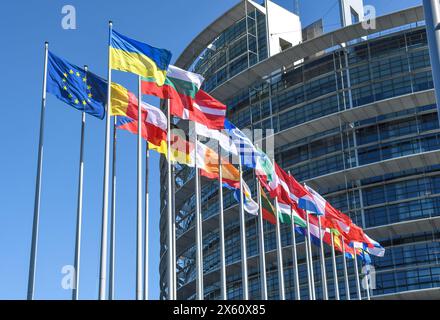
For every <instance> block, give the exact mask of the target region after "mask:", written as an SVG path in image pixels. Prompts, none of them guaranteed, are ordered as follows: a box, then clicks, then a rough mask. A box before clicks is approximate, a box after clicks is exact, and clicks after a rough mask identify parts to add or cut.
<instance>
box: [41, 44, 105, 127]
mask: <svg viewBox="0 0 440 320" xmlns="http://www.w3.org/2000/svg"><path fill="white" fill-rule="evenodd" d="M46 90H47V92H48V93H51V94H53V95H54V96H56V97H57V98H58V99H60V100H61V101H64V102H65V103H67V104H69V105H71V106H72V107H74V108H76V109H78V110H80V111H84V112H86V113H88V114H90V115H92V116H95V117H97V118H99V119H103V118H104V115H105V104H106V102H107V81H105V80H103V79H102V78H100V77H99V76H97V75H95V74H93V73H92V72H89V71H87V72H86V71H85V70H84V69H83V68H80V67H78V66H76V65H74V64H71V63H69V62H67V61H66V60H64V59H62V58H60V57H58V56H56V55H55V54H53V53H52V52H49V57H48V65H47V89H46Z"/></svg>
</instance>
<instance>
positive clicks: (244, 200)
mask: <svg viewBox="0 0 440 320" xmlns="http://www.w3.org/2000/svg"><path fill="white" fill-rule="evenodd" d="M121 52H122V54H121ZM139 56H141V57H143V59H140V58H139ZM123 59H126V60H124V61H122V60H123ZM170 60H171V54H170V53H169V52H168V51H167V50H164V49H157V48H154V47H151V46H149V45H147V44H144V43H140V42H138V41H136V40H133V39H130V38H127V37H125V36H123V35H121V34H119V33H117V32H116V31H113V26H112V23H111V22H110V23H109V47H108V76H107V81H105V80H103V79H100V78H99V77H98V76H96V75H94V74H92V73H90V72H89V71H88V68H87V67H84V69H81V68H79V67H76V66H75V65H72V64H69V63H67V62H66V61H64V60H63V59H61V58H59V57H56V56H55V55H53V54H52V53H50V52H49V49H48V43H46V44H45V57H44V78H43V93H42V105H41V120H40V138H39V149H38V166H37V179H36V192H35V207H34V220H33V231H32V245H31V255H30V267H29V283H28V295H27V297H28V299H33V297H34V287H35V270H36V268H35V267H36V261H37V260H36V258H37V241H38V227H39V218H40V193H41V182H42V162H43V145H44V119H45V108H46V93H47V92H50V93H52V94H54V95H55V96H57V97H58V98H59V99H61V100H63V101H65V102H66V103H68V104H70V105H72V106H73V107H75V108H77V109H79V110H81V111H82V118H81V138H80V139H81V144H80V159H79V175H78V200H77V225H76V240H75V257H74V266H75V272H76V276H75V288H74V289H73V291H72V299H78V297H79V285H80V256H81V251H80V248H81V226H82V199H83V175H84V149H83V146H84V139H85V137H84V134H85V120H86V113H90V114H92V115H94V116H97V117H98V118H100V119H103V118H104V117H105V152H104V178H103V203H102V224H101V256H100V271H99V299H106V298H107V296H106V295H107V290H108V297H109V298H110V299H113V298H114V274H115V270H114V266H115V226H116V146H117V136H116V133H117V129H118V128H125V129H127V128H129V129H127V130H128V131H131V132H133V133H136V134H137V181H136V184H137V212H136V299H138V300H140V299H148V286H149V277H148V271H149V270H148V265H149V250H148V248H149V243H148V227H149V225H148V221H149V211H148V209H149V194H148V172H149V168H148V166H149V150H150V149H151V148H152V150H156V151H158V152H159V153H162V154H164V155H165V156H166V158H167V191H168V194H167V201H166V203H167V211H166V220H167V229H166V233H167V237H166V247H167V275H166V279H167V285H168V298H169V299H170V300H174V299H177V270H176V233H175V232H176V221H175V209H176V208H175V207H174V197H175V190H174V189H175V188H174V178H173V171H174V168H173V162H176V163H179V162H180V163H183V164H186V165H188V166H190V167H193V168H194V169H195V178H194V181H195V235H196V237H195V246H196V252H195V267H196V277H195V282H196V298H197V299H199V300H202V299H204V284H203V279H204V272H203V271H204V270H203V230H202V226H203V219H202V212H201V211H202V203H201V201H202V199H201V185H200V184H201V176H205V177H208V178H211V179H213V178H215V179H218V181H219V188H218V189H219V194H218V198H219V239H220V244H219V245H220V296H221V298H223V299H227V266H226V253H225V213H224V208H223V187H224V186H227V187H228V189H233V190H234V195H235V197H236V199H237V201H238V202H239V230H240V231H239V232H240V248H241V260H240V261H241V271H242V275H241V276H242V291H243V299H244V300H247V299H249V298H250V290H249V279H248V278H249V275H248V266H247V262H248V261H247V260H248V257H247V247H246V215H245V211H246V212H248V213H251V214H254V215H258V217H257V225H258V248H259V256H258V259H259V267H260V268H259V273H260V287H261V298H262V299H263V300H264V299H267V298H268V288H267V275H266V254H265V243H264V220H267V219H265V218H264V208H263V207H264V205H263V203H262V201H263V198H264V199H267V198H266V194H265V191H264V190H263V186H264V187H265V189H266V190H267V191H268V192H269V194H270V196H271V197H272V198H273V199H274V204H275V206H274V207H272V205H271V204H270V202H269V210H272V211H273V214H274V216H275V222H274V224H275V237H276V259H277V266H278V270H277V272H278V291H279V298H280V299H281V300H284V299H285V298H286V289H285V281H284V263H283V247H282V243H281V222H282V221H281V220H282V215H283V213H281V212H282V211H283V210H285V209H282V208H281V207H283V208H286V207H287V208H288V209H287V210H288V212H287V214H288V215H290V224H291V226H289V228H290V227H291V232H292V233H291V238H292V242H293V243H292V257H293V271H294V280H295V281H294V282H295V297H296V299H298V300H299V299H300V298H301V297H300V285H299V270H298V254H297V243H296V238H295V234H296V232H297V231H298V232H301V233H302V234H303V235H304V236H305V241H304V245H305V258H306V267H307V268H306V269H307V283H308V292H309V299H311V300H314V299H316V298H317V296H316V291H315V280H314V267H313V251H312V241H311V240H312V238H313V236H314V237H315V238H316V237H317V240H318V244H317V245H318V247H319V261H320V270H321V284H322V292H323V299H325V300H327V299H328V298H329V295H328V288H327V279H326V277H327V272H326V269H325V253H324V238H325V234H329V236H330V240H327V241H325V242H326V243H327V244H329V245H330V247H331V261H332V271H333V277H334V279H333V282H334V290H335V299H337V300H339V299H340V294H339V285H338V275H337V264H336V253H335V247H336V240H337V242H338V243H339V245H338V250H340V251H341V252H342V257H343V268H344V279H345V291H346V298H347V299H349V298H350V292H349V280H348V270H347V262H346V256H347V255H350V257H352V258H353V261H354V267H355V272H354V273H355V281H356V288H357V296H358V298H359V299H360V298H361V290H360V281H359V270H358V265H357V256H358V255H360V257H361V258H362V259H363V260H364V261H365V262H367V263H368V259H369V258H368V257H369V253H373V254H375V255H377V256H382V255H383V253H384V250H383V248H382V247H380V245H379V244H378V243H377V242H375V241H374V240H372V239H371V238H369V237H368V236H366V235H364V233H363V231H362V230H361V229H360V228H358V227H357V226H355V225H354V224H353V223H352V222H351V220H350V219H349V218H348V217H346V216H345V215H344V214H342V213H341V212H339V211H337V210H336V209H334V208H333V207H331V206H330V205H329V204H328V203H327V202H326V201H325V200H324V199H323V198H322V197H321V196H319V195H318V194H317V193H316V192H315V191H314V190H312V189H311V188H309V187H307V186H302V185H300V184H299V183H297V182H296V180H295V179H294V178H293V177H292V176H291V175H290V173H289V174H287V173H285V172H284V171H282V169H281V168H279V167H278V165H277V164H276V163H275V160H273V163H272V161H271V160H270V159H268V158H267V155H265V154H264V153H263V152H262V151H261V150H260V149H258V148H257V147H255V146H254V145H253V143H252V142H251V141H250V140H249V138H247V137H246V136H245V135H244V134H243V133H242V132H241V131H240V130H239V129H238V128H236V127H235V126H234V125H232V124H231V123H230V122H229V121H227V120H226V118H225V113H226V106H224V105H223V104H221V103H220V102H218V101H217V100H215V99H214V98H212V97H210V96H209V95H208V94H206V93H204V92H203V91H202V90H199V89H200V86H201V83H202V81H203V78H202V77H201V76H200V75H197V74H193V73H191V72H188V71H184V70H181V69H178V68H176V67H173V66H169V62H170ZM115 69H116V70H120V71H125V72H131V73H134V74H136V75H137V76H138V94H137V98H136V97H135V96H134V95H133V94H131V93H130V92H129V91H128V90H126V89H125V88H123V87H121V86H119V85H117V84H114V83H113V82H112V70H115ZM81 72H83V74H84V75H82V74H81ZM48 73H49V80H50V81H49V85H48ZM173 77H177V78H176V79H177V80H176V81H175V82H174V83H173V82H172V81H173V80H172V79H174V78H173ZM147 79H149V80H147ZM184 80H185V81H187V82H186V85H188V84H189V87H190V89H187V90H188V91H186V92H185V95H184V94H183V93H182V92H179V89H178V84H179V83H182V81H184ZM148 81H149V82H148ZM146 83H148V85H149V87H148V85H147V84H146ZM170 83H171V84H172V85H170ZM144 84H146V86H147V88H146V89H144V87H143V85H144ZM151 84H152V85H151ZM71 87H72V88H73V89H74V90H73V89H72V88H71ZM187 87H188V86H187ZM103 88H105V90H106V95H104V94H103V92H102V91H103ZM176 88H177V89H176ZM100 90H101V91H100ZM145 93H147V94H151V95H155V96H157V97H159V98H161V99H163V100H164V101H165V109H166V111H167V115H166V116H165V115H163V114H162V113H161V111H160V110H159V109H156V108H153V109H151V108H150V107H151V106H148V105H146V104H144V103H143V102H142V95H143V94H145ZM117 94H119V95H120V96H118V98H115V95H117ZM191 95H192V96H191ZM121 97H122V98H121ZM176 97H177V98H176ZM179 99H180V100H179ZM134 100H137V101H134ZM130 108H131V109H130ZM148 108H150V109H148ZM179 108H180V109H179ZM104 109H106V110H104ZM154 109H156V110H154ZM172 116H178V117H179V118H181V119H183V120H189V121H190V122H191V123H194V124H195V128H194V133H193V137H194V141H193V142H191V143H188V144H185V148H184V149H183V150H177V149H178V148H175V146H174V144H173V143H172V141H174V140H175V139H174V138H175V136H174V135H173V130H172V123H171V117H172ZM112 117H113V118H112ZM154 117H156V118H154ZM153 118H154V119H153ZM164 118H166V120H164V121H162V122H161V120H160V119H162V120H163V119H164ZM124 119H128V120H124ZM152 119H153V120H152ZM112 120H113V140H112V141H111V132H112V130H111V129H112ZM119 121H122V122H121V123H125V124H128V127H124V125H123V124H120V122H119ZM123 121H126V122H123ZM148 121H150V122H151V121H152V122H151V123H150V122H148ZM164 122H166V123H164ZM147 123H150V125H151V124H154V125H155V126H156V127H154V128H153V129H151V130H150V129H149V127H148V125H147ZM131 125H134V127H133V126H131ZM144 125H145V127H144ZM136 126H137V127H136ZM165 127H166V133H165ZM221 129H225V131H226V133H227V134H226V135H225V134H223V132H220V130H221ZM143 130H145V131H143ZM164 134H165V135H166V138H165V137H163V135H164ZM161 135H162V136H161ZM198 135H201V136H204V137H208V138H213V139H214V140H217V143H218V154H216V153H215V151H213V150H211V149H209V148H208V147H207V146H206V145H204V144H202V143H200V141H199V139H198ZM161 139H162V141H159V140H161ZM163 139H166V141H165V145H166V150H164V149H163V148H161V146H162V142H163ZM225 139H226V140H225ZM143 140H147V143H146V148H145V150H143V148H142V141H143ZM153 140H154V141H159V142H157V143H152V141H153ZM111 146H113V148H112V157H111V155H110V149H111ZM191 148H192V150H191ZM222 149H223V150H226V151H228V153H229V156H231V155H235V156H237V158H238V170H237V169H236V168H235V167H234V166H232V165H231V164H230V163H229V162H228V161H227V160H225V159H224V158H222V157H221V154H222ZM176 150H177V153H176ZM249 150H250V155H249V154H247V153H248V152H249ZM180 151H183V152H184V154H185V156H184V158H185V159H184V160H182V161H179V158H178V157H176V154H178V153H179V152H180ZM144 156H145V157H146V159H145V160H146V161H145V163H146V167H145V179H146V183H145V187H144V189H143V186H142V175H143V168H142V161H143V157H144ZM200 157H201V158H200ZM208 158H209V160H212V159H217V160H216V161H218V163H217V164H216V165H217V169H216V170H217V171H215V170H214V171H212V170H213V169H212V168H210V169H209V168H207V166H206V163H207V161H208ZM110 162H111V164H112V166H111V167H110ZM243 166H245V167H246V168H249V169H253V170H255V172H256V173H257V175H256V178H255V185H256V190H257V203H255V201H254V200H253V199H252V195H251V194H250V189H249V187H248V186H247V184H246V182H245V181H244V178H243ZM110 169H111V176H110ZM210 170H211V171H210ZM224 170H226V171H225V172H224ZM110 183H111V185H112V188H111V195H110V197H111V199H110V200H111V201H110V204H111V205H110V219H109V190H110ZM290 184H293V186H290ZM143 198H145V203H144V206H145V211H144V212H142V208H143V202H142V200H143ZM270 208H272V209H270ZM289 210H290V211H289ZM301 214H302V216H301ZM298 217H299V218H298ZM311 217H313V224H312V221H311ZM295 218H298V219H300V220H301V221H302V223H303V226H302V229H301V228H299V226H300V225H301V224H298V223H297V222H296V221H295ZM109 220H110V245H108V238H109V237H108V233H109V230H108V226H109ZM323 221H324V225H323V224H322V222H323ZM341 225H344V226H341ZM312 228H315V230H316V229H317V234H318V235H317V236H316V233H315V234H313V233H312V231H311V229H312ZM350 228H352V229H354V230H357V231H358V233H356V234H355V235H354V236H353V237H351V236H350V239H348V238H346V239H347V240H350V241H351V242H350V245H349V246H346V241H345V239H344V237H348V235H349V232H351V230H350V231H348V230H349V229H350ZM335 239H336V240H335ZM376 249H378V250H379V251H378V252H379V253H377V251H374V250H376ZM348 251H350V252H351V253H349V252H348ZM108 252H109V253H110V257H109V258H108ZM367 258H368V259H367ZM108 266H109V268H110V270H109V275H107V267H108ZM107 280H108V281H109V285H108V286H107ZM366 283H367V284H368V281H366ZM366 291H367V298H369V290H368V289H367V290H366Z"/></svg>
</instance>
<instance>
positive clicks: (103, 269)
mask: <svg viewBox="0 0 440 320" xmlns="http://www.w3.org/2000/svg"><path fill="white" fill-rule="evenodd" d="M108 25H109V45H108V77H107V79H108V81H107V83H108V89H107V112H106V116H105V151H104V179H103V192H102V223H101V258H100V268H99V300H105V293H106V286H107V229H108V178H109V166H110V110H111V87H112V86H111V85H110V84H111V83H112V64H111V59H110V56H111V51H110V50H111V43H110V42H111V38H112V28H113V23H112V22H111V21H110V22H109V24H108Z"/></svg>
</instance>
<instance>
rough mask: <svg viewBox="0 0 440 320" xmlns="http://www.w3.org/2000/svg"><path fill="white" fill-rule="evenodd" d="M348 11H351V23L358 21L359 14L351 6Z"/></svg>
mask: <svg viewBox="0 0 440 320" xmlns="http://www.w3.org/2000/svg"><path fill="white" fill-rule="evenodd" d="M350 13H351V23H352V24H355V23H358V22H359V21H360V20H359V14H358V13H357V12H356V11H355V10H354V9H353V8H352V7H350Z"/></svg>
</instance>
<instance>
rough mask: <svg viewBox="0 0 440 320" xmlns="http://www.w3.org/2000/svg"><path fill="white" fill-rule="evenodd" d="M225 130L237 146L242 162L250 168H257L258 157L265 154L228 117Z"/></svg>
mask: <svg viewBox="0 0 440 320" xmlns="http://www.w3.org/2000/svg"><path fill="white" fill-rule="evenodd" d="M225 131H226V132H227V133H228V135H229V137H230V139H231V140H232V142H233V143H234V144H235V146H236V147H237V149H238V153H239V155H240V158H241V163H242V164H243V165H244V166H246V167H248V168H252V169H255V168H256V167H257V159H258V158H261V157H263V155H264V154H263V153H261V151H259V150H258V149H257V148H256V147H255V146H254V144H253V143H252V141H251V139H249V138H248V137H247V136H246V135H245V134H244V133H243V132H242V131H241V130H240V129H238V128H237V127H236V126H234V125H233V124H232V123H231V122H229V120H227V119H225Z"/></svg>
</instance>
